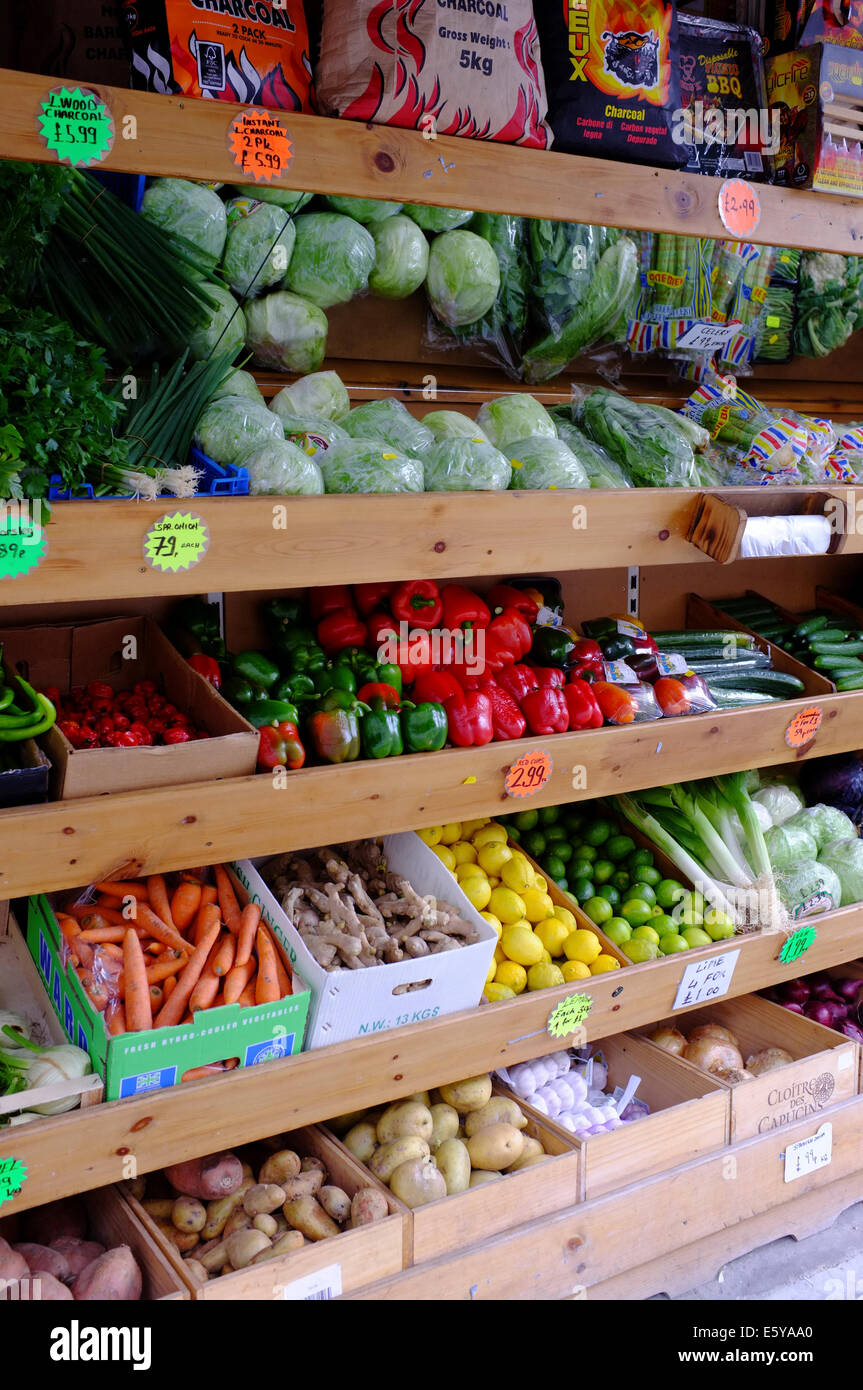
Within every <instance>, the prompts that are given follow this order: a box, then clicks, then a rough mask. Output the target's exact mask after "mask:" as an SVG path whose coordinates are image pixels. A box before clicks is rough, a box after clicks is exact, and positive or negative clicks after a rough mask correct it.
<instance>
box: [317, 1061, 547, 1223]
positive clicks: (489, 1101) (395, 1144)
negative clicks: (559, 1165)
mask: <svg viewBox="0 0 863 1390" xmlns="http://www.w3.org/2000/svg"><path fill="white" fill-rule="evenodd" d="M329 1123H330V1126H331V1127H332V1129H333V1130H334V1131H335V1132H336V1134H338V1135H339V1136H340V1138H341V1140H342V1143H343V1144H344V1145H345V1148H347V1149H349V1150H350V1152H351V1153H352V1154H353V1155H354V1157H355V1158H357V1159H359V1161H360V1163H364V1164H365V1165H366V1166H367V1167H368V1168H369V1170H370V1172H372V1173H373V1174H374V1176H375V1177H376V1178H377V1179H378V1181H379V1182H383V1183H386V1185H387V1186H388V1187H389V1189H390V1191H391V1192H392V1194H393V1196H394V1197H397V1198H398V1200H399V1201H400V1202H403V1203H404V1205H405V1206H406V1207H410V1208H411V1210H412V1211H413V1210H416V1208H417V1207H422V1206H425V1205H426V1204H427V1203H428V1202H437V1201H439V1200H440V1199H441V1198H442V1197H452V1196H454V1195H455V1194H456V1193H458V1192H466V1191H468V1189H469V1188H472V1187H479V1186H480V1184H481V1183H485V1182H491V1181H493V1180H494V1179H496V1178H504V1177H507V1176H508V1175H509V1174H510V1173H518V1172H521V1171H522V1170H523V1169H525V1168H529V1167H532V1166H533V1165H534V1164H535V1163H542V1162H543V1161H544V1160H545V1159H546V1158H548V1157H549V1155H548V1154H547V1153H546V1151H545V1149H544V1148H543V1146H542V1143H541V1141H540V1140H539V1139H535V1138H533V1137H532V1136H531V1135H529V1134H527V1133H525V1131H526V1129H527V1127H528V1119H527V1117H526V1116H525V1115H524V1113H523V1112H522V1110H521V1107H520V1106H519V1105H518V1103H517V1102H516V1101H515V1100H511V1099H509V1098H508V1097H506V1096H501V1095H496V1094H495V1093H494V1089H493V1084H492V1078H491V1076H490V1075H488V1074H487V1073H486V1074H485V1075H483V1076H469V1077H467V1078H466V1079H465V1080H464V1081H454V1082H452V1083H451V1084H450V1085H448V1086H441V1087H439V1089H438V1090H436V1091H430V1092H429V1091H422V1092H420V1093H419V1094H418V1095H415V1096H409V1097H408V1098H407V1099H406V1100H400V1101H396V1102H395V1104H394V1105H390V1106H387V1108H386V1109H385V1110H384V1111H382V1112H380V1111H375V1110H370V1111H367V1112H363V1111H361V1112H359V1114H357V1113H356V1112H355V1113H354V1114H351V1115H345V1116H338V1117H337V1118H336V1119H335V1120H330V1122H329Z"/></svg>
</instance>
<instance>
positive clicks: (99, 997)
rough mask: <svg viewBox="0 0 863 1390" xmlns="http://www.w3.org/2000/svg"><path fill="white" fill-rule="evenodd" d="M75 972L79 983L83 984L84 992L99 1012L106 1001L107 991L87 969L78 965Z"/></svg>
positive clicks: (105, 1004)
mask: <svg viewBox="0 0 863 1390" xmlns="http://www.w3.org/2000/svg"><path fill="white" fill-rule="evenodd" d="M76 974H77V976H78V979H79V980H80V981H81V984H82V985H83V986H84V992H85V993H86V995H87V998H88V999H89V1000H90V1003H91V1004H92V1005H93V1008H94V1009H96V1010H97V1011H98V1012H99V1013H101V1012H102V1010H103V1009H104V1008H105V1007H106V1006H107V1003H108V993H107V991H106V990H105V989H103V987H102V986H101V985H100V984H97V983H96V981H95V980H94V979H93V976H92V974H91V973H90V971H89V970H85V969H84V968H83V967H81V966H79V968H78V970H77V971H76Z"/></svg>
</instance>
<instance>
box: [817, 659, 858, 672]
mask: <svg viewBox="0 0 863 1390" xmlns="http://www.w3.org/2000/svg"><path fill="white" fill-rule="evenodd" d="M812 664H813V666H814V667H815V670H816V671H826V672H827V673H828V674H830V673H831V672H835V673H836V674H837V675H843V676H853V675H854V672H855V671H860V672H863V661H861V660H860V658H859V657H857V656H847V657H845V656H816V658H815V660H814V661H813V663H812Z"/></svg>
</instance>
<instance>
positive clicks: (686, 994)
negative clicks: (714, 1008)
mask: <svg viewBox="0 0 863 1390" xmlns="http://www.w3.org/2000/svg"><path fill="white" fill-rule="evenodd" d="M739 955H740V951H739V949H738V950H736V951H723V952H722V954H721V955H719V956H709V957H708V958H707V959H706V960H695V961H692V962H691V964H689V965H687V967H686V969H685V970H684V972H683V977H682V979H681V981H680V984H679V985H678V988H677V994H676V995H675V997H674V1007H675V1009H687V1008H689V1007H690V1005H692V1004H702V1003H705V1002H710V1001H713V1000H715V999H719V998H720V997H721V996H722V995H723V994H727V993H728V990H729V987H730V985H731V977H732V975H733V974H734V967H735V965H736V964H737V958H738V956H739Z"/></svg>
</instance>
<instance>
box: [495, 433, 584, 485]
mask: <svg viewBox="0 0 863 1390" xmlns="http://www.w3.org/2000/svg"><path fill="white" fill-rule="evenodd" d="M506 454H507V457H508V459H509V461H510V463H511V464H512V482H511V483H510V487H511V488H513V489H518V490H530V491H536V490H537V489H539V488H552V489H554V488H564V487H579V488H582V487H590V479H589V478H588V476H587V474H586V472H585V471H584V467H583V466H582V464H580V463H579V461H578V459H577V458H576V457H575V454H574V453H573V452H572V450H571V449H570V448H569V446H568V445H566V444H564V442H563V440H562V439H549V438H548V436H547V435H542V434H538V435H534V437H533V438H532V439H516V440H515V441H514V442H513V443H512V444H508V445H507V446H506Z"/></svg>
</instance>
